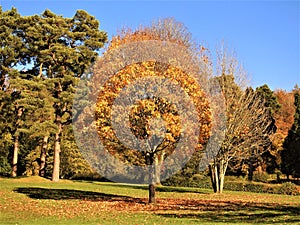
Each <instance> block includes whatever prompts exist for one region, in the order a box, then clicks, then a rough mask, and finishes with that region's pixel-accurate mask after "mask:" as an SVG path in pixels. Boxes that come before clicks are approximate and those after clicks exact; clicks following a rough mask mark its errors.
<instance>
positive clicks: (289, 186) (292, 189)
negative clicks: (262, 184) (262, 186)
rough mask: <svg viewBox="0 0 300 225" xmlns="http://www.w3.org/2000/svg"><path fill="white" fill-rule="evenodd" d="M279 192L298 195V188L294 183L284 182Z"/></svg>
mask: <svg viewBox="0 0 300 225" xmlns="http://www.w3.org/2000/svg"><path fill="white" fill-rule="evenodd" d="M279 194H286V195H299V194H300V193H299V190H298V188H297V185H296V184H293V183H292V182H286V183H283V184H281V186H280V188H279Z"/></svg>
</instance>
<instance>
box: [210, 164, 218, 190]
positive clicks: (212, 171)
mask: <svg viewBox="0 0 300 225" xmlns="http://www.w3.org/2000/svg"><path fill="white" fill-rule="evenodd" d="M214 165H215V164H214V163H212V164H210V165H209V171H210V180H211V184H212V187H213V190H214V193H217V183H216V179H217V178H216V173H215V166H214Z"/></svg>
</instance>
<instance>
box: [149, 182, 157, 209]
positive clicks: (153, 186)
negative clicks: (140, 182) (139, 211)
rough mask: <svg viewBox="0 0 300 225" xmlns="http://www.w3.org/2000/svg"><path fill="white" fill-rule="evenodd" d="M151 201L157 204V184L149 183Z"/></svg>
mask: <svg viewBox="0 0 300 225" xmlns="http://www.w3.org/2000/svg"><path fill="white" fill-rule="evenodd" d="M149 203H150V204H156V199H155V184H154V183H152V184H149Z"/></svg>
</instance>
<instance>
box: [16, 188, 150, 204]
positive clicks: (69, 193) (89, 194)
mask: <svg viewBox="0 0 300 225" xmlns="http://www.w3.org/2000/svg"><path fill="white" fill-rule="evenodd" d="M14 191H15V192H18V193H21V194H26V195H27V196H28V197H30V198H34V199H54V200H67V199H80V200H87V201H124V202H137V203H144V202H143V201H142V200H141V199H139V198H132V197H129V196H123V195H112V194H105V193H101V192H93V191H81V190H71V189H47V188H38V187H28V188H27V187H26V188H25V187H24V188H23V187H20V188H16V189H15V190H14Z"/></svg>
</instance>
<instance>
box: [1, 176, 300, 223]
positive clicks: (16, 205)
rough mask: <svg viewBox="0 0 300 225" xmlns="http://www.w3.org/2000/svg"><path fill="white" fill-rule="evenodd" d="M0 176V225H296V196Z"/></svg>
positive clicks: (298, 208)
mask: <svg viewBox="0 0 300 225" xmlns="http://www.w3.org/2000/svg"><path fill="white" fill-rule="evenodd" d="M147 196H148V190H147V186H146V185H127V184H117V183H103V182H90V181H69V180H61V181H60V182H58V183H53V182H51V181H50V180H47V179H43V178H40V177H27V178H26V177H24V178H17V179H8V178H0V211H1V214H0V224H22V225H24V224H30V225H31V224H39V225H40V224H45V225H46V224H47V225H48V224H254V223H255V224H273V223H277V224H299V223H300V216H299V214H300V205H299V204H300V196H287V195H275V194H261V193H249V192H233V191H230V192H229V191H226V192H225V193H224V194H221V195H218V194H213V193H212V191H211V190H207V189H199V188H183V187H157V200H158V203H157V205H156V206H154V205H148V204H147Z"/></svg>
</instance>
